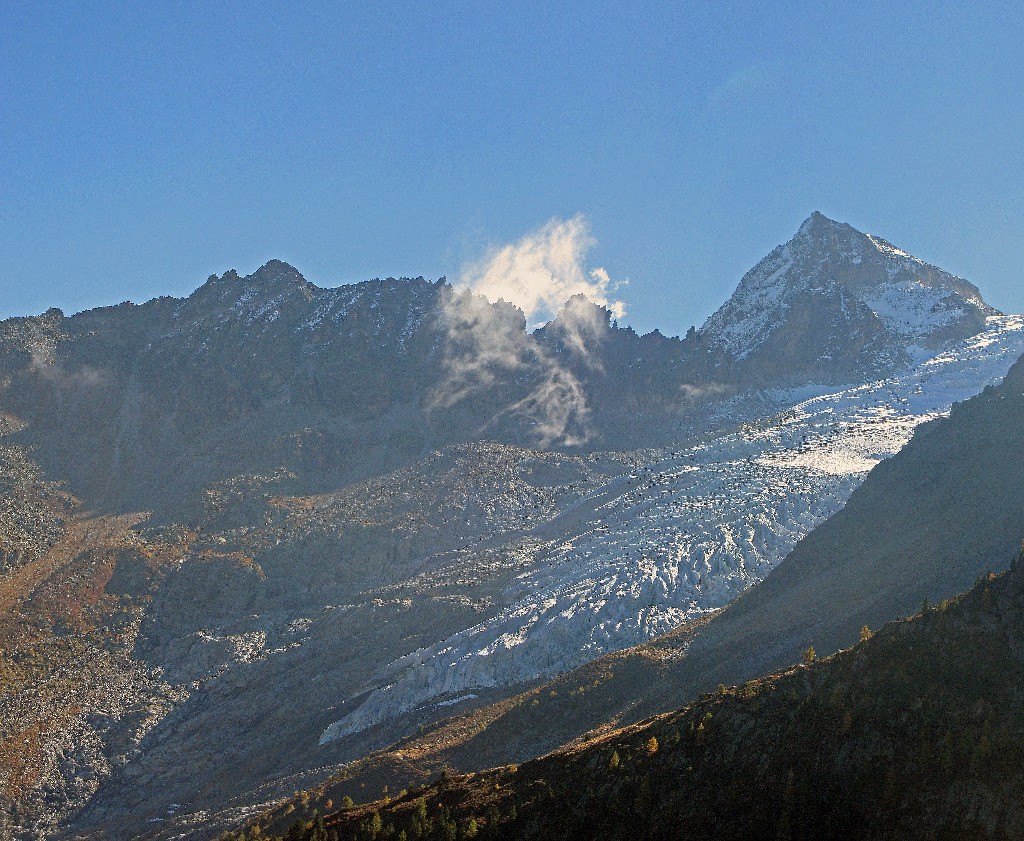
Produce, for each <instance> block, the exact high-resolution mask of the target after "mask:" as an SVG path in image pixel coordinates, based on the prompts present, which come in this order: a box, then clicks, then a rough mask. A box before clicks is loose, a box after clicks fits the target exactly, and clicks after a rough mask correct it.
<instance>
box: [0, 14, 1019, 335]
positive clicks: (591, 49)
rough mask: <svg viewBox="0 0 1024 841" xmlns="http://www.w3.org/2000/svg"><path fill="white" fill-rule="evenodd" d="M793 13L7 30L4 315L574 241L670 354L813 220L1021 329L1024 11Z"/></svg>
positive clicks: (0, 274)
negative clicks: (269, 266) (562, 232)
mask: <svg viewBox="0 0 1024 841" xmlns="http://www.w3.org/2000/svg"><path fill="white" fill-rule="evenodd" d="M776 5H777V6H779V7H781V8H773V7H772V6H771V4H763V3H722V2H712V3H700V2H685V3H659V4H642V3H630V4H625V3H621V2H600V3H581V2H574V3H567V4H537V3H515V2H509V3H503V4H490V3H478V2H472V3H469V2H467V3H444V2H435V3H422V2H417V3H386V4H385V3H330V4H317V3H312V2H301V3H275V4H270V3H267V4H243V3H226V2H225V3H218V2H202V3H187V2H181V3H173V4H170V3H166V4H165V3H135V4H127V3H123V4H122V3H101V2H83V3H73V4H72V3H63V4H52V5H51V4H44V3H37V2H25V3H18V2H13V0H7V2H5V3H3V4H2V5H0V315H2V316H6V315H12V314H28V313H33V312H40V311H42V310H44V309H46V308H47V307H49V306H59V307H61V308H63V309H64V310H65V311H67V312H73V311H77V310H80V309H82V308H85V307H90V306H97V305H102V304H108V303H116V302H118V301H122V300H126V299H131V300H136V301H141V300H145V299H147V298H150V297H153V296H156V295H160V294H175V295H184V294H187V293H188V292H189V291H191V290H192V289H193V288H194V287H196V286H198V285H199V284H200V283H202V282H203V280H205V278H206V276H207V275H209V274H210V273H212V272H218V273H220V272H222V271H224V270H225V269H228V268H232V267H233V268H236V269H238V270H239V271H241V272H243V273H247V272H250V271H253V270H254V269H256V268H257V267H258V266H259V265H261V264H262V263H263V262H265V261H266V260H268V259H270V258H272V257H277V258H280V259H283V260H287V261H288V262H290V263H292V264H294V265H295V266H296V267H297V268H299V269H300V271H302V272H303V273H304V274H305V275H306V277H307V278H309V279H310V280H312V281H314V282H316V283H319V284H321V285H325V286H326V285H336V284H339V283H343V282H351V281H357V280H364V279H367V278H370V277H375V276H387V275H393V276H400V275H421V274H422V275H425V276H427V277H432V278H433V277H437V276H440V275H442V274H445V275H447V276H449V277H454V276H457V275H458V273H459V271H460V269H461V268H462V267H463V266H465V265H467V264H469V263H472V262H473V261H478V260H479V259H480V258H481V256H482V255H483V254H485V253H486V252H487V249H488V248H494V247H497V246H500V245H502V244H503V243H507V242H511V241H515V240H518V239H520V238H521V237H523V236H524V235H527V234H528V233H529V232H531V231H533V230H535V229H537V228H539V227H540V226H543V225H544V224H545V223H547V222H548V221H549V220H551V219H569V218H572V217H575V216H576V215H577V214H582V216H583V217H584V218H585V219H586V220H587V221H588V222H589V226H590V232H591V235H592V238H593V239H594V240H595V241H596V245H594V246H593V248H592V249H591V250H590V252H589V254H588V255H587V257H586V262H587V265H588V267H596V266H602V267H604V268H605V269H607V271H608V273H609V274H610V276H611V277H612V278H613V279H618V280H622V279H628V280H629V281H630V283H629V286H628V287H626V288H624V289H623V290H621V292H620V295H619V297H622V298H624V299H625V301H626V303H627V304H628V307H629V316H628V318H627V321H628V322H629V323H631V324H633V325H634V326H635V327H636V328H637V329H639V330H641V331H647V330H650V329H653V328H654V327H660V328H661V330H662V331H663V332H667V333H679V332H681V331H684V330H685V329H686V328H687V327H688V326H689V325H690V324H693V323H697V324H699V323H700V322H702V321H703V320H704V318H705V317H706V316H707V315H708V314H709V313H710V312H711V311H712V310H713V309H715V307H717V306H718V305H719V304H720V303H721V302H722V301H723V300H724V299H725V298H726V297H727V296H728V295H729V293H730V292H731V291H732V288H733V287H734V286H735V284H736V282H737V281H738V279H739V278H740V276H741V275H742V273H743V272H744V271H745V270H746V269H747V268H749V267H750V266H751V265H753V263H754V262H756V260H757V259H759V258H760V257H761V256H763V255H764V254H765V253H767V252H768V251H769V250H770V249H771V248H772V247H773V246H774V245H776V244H778V243H779V242H781V241H784V240H785V239H788V238H789V237H790V236H791V235H792V234H793V233H794V232H795V230H796V228H797V226H798V225H799V224H800V222H801V221H802V220H803V219H804V218H805V217H806V216H807V215H808V214H809V213H810V212H811V211H812V210H815V209H818V210H821V211H822V212H824V213H826V214H827V215H829V216H832V217H833V218H837V219H841V220H843V221H848V222H850V223H851V224H853V225H854V226H855V227H858V228H860V229H861V230H867V231H869V232H872V233H876V234H879V235H881V236H883V237H885V238H886V239H889V240H890V241H892V242H894V243H896V244H897V245H899V246H900V247H902V248H904V249H906V250H908V251H910V252H912V253H914V254H917V255H918V256H920V257H922V258H923V259H926V260H928V261H930V262H933V263H936V264H938V265H940V266H942V267H943V268H946V269H948V270H950V271H953V272H955V273H957V274H960V275H962V276H965V277H967V278H968V279H970V280H972V281H973V282H975V283H977V284H978V285H979V286H980V287H981V289H982V291H983V293H984V294H985V295H986V297H987V298H988V300H989V301H990V302H991V303H993V304H994V305H995V306H997V307H1000V308H1003V309H1006V310H1012V311H1017V312H1021V311H1024V283H1022V275H1021V267H1022V266H1024V190H1022V186H1024V62H1022V61H1021V60H1020V57H1021V46H1020V45H1021V44H1022V43H1024V5H1022V4H1019V3H1011V2H1006V3H971V4H963V3H942V2H935V3H871V2H866V3H856V4H855V3H845V2H842V3H839V2H837V3H831V2H823V0H818V1H817V2H809V3H803V2H789V3H783V4H776Z"/></svg>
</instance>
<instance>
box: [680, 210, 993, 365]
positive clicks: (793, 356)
mask: <svg viewBox="0 0 1024 841" xmlns="http://www.w3.org/2000/svg"><path fill="white" fill-rule="evenodd" d="M996 314H998V313H997V311H996V310H995V309H993V308H992V307H990V306H989V305H988V304H986V303H985V302H984V300H982V297H981V293H980V292H979V291H978V289H977V288H976V287H975V286H973V285H972V284H970V283H968V282H967V281H966V280H963V279H961V278H958V277H955V276H954V275H951V274H949V273H948V272H944V271H942V269H939V268H936V267H935V266H931V265H929V264H927V263H925V262H924V261H922V260H919V259H918V258H917V257H914V256H912V255H910V254H908V253H907V252H905V251H902V250H901V249H899V248H897V247H895V246H894V245H891V244H890V243H888V242H886V241H885V240H883V239H880V238H879V237H875V236H872V235H871V234H865V233H861V232H860V231H858V230H856V229H855V228H853V227H851V226H850V225H848V224H846V223H844V222H836V221H833V220H832V219H829V218H828V217H826V216H824V215H823V214H821V213H818V212H814V213H812V214H811V216H810V217H809V218H808V219H807V220H806V221H805V222H804V223H803V224H802V225H801V226H800V229H799V230H798V231H797V233H796V236H794V237H793V238H792V239H791V240H790V241H789V242H787V243H785V244H784V245H780V246H779V247H778V248H776V249H775V250H774V251H772V252H771V254H769V255H768V256H767V257H765V258H764V259H763V260H761V262H759V263H758V264H757V265H756V266H754V268H752V269H751V270H750V271H749V272H747V274H746V275H744V277H743V279H742V280H741V281H740V284H739V286H738V287H737V289H736V291H735V292H734V293H733V295H732V297H731V298H729V300H728V301H726V302H725V303H724V304H723V305H722V306H721V307H720V308H719V309H718V310H717V311H716V312H715V313H714V314H713V315H712V316H711V317H710V318H708V320H707V321H706V322H705V324H704V326H703V327H702V328H701V331H700V332H701V336H702V338H704V339H705V340H706V341H707V342H708V343H709V344H710V345H711V346H712V347H716V348H717V349H719V350H720V351H721V352H722V353H723V354H724V356H725V358H726V360H727V364H729V365H730V366H732V367H735V368H736V369H737V372H742V373H743V375H744V378H746V379H750V380H760V381H767V380H771V381H778V378H779V377H780V376H781V377H783V378H784V379H792V380H803V381H806V380H808V379H824V380H829V381H847V380H851V379H855V378H857V377H860V376H864V375H865V374H877V373H882V372H884V371H886V370H891V369H893V368H899V367H902V366H904V365H906V364H908V363H910V362H912V361H914V360H915V359H917V358H920V357H921V356H923V355H926V354H929V353H932V352H934V351H935V350H937V349H939V348H941V347H942V346H944V345H946V344H948V343H950V342H953V341H958V340H960V339H963V338H966V337H967V336H970V335H973V334H974V333H976V332H978V331H979V330H980V329H981V328H982V326H983V325H984V323H985V319H986V318H987V317H988V316H991V315H996Z"/></svg>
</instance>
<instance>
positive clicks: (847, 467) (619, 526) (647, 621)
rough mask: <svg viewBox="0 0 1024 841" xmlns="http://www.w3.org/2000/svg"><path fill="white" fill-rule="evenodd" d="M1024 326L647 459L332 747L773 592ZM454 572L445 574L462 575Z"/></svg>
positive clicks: (794, 395) (369, 697) (567, 520)
mask: <svg viewBox="0 0 1024 841" xmlns="http://www.w3.org/2000/svg"><path fill="white" fill-rule="evenodd" d="M1021 354H1024V316H989V317H988V318H987V319H986V322H985V329H984V330H982V331H981V332H980V333H978V334H976V335H974V336H972V337H971V338H969V339H966V340H964V341H962V342H960V343H958V344H956V345H954V346H952V347H950V348H948V349H946V350H944V351H942V352H939V353H937V354H935V355H933V356H930V357H928V358H925V359H924V360H923V361H920V362H918V363H917V364H916V365H914V366H913V367H911V368H910V369H909V370H907V371H905V372H904V373H901V374H899V375H896V376H892V377H888V378H884V379H879V380H877V381H874V382H870V383H867V384H859V385H854V386H850V387H846V388H835V387H829V386H819V387H814V386H808V387H805V388H801V389H791V390H788V391H784V390H776V391H774V392H773V393H771V394H770V395H769V396H770V397H771V399H772V400H774V401H775V402H776V403H777V404H778V405H780V406H782V407H784V408H783V409H782V410H781V411H779V412H777V413H775V414H774V415H772V416H770V417H767V418H765V419H762V420H758V421H754V422H750V421H747V422H742V423H739V424H737V426H736V428H735V429H733V430H731V431H728V432H726V433H724V434H720V435H715V436H712V437H709V438H708V439H707V440H704V441H701V442H698V443H696V444H694V445H691V446H687V447H685V448H668V449H661V450H651V451H646V453H645V454H644V458H643V459H642V460H640V461H639V462H638V463H637V464H636V466H635V469H632V470H629V471H627V472H625V473H622V474H621V475H618V476H615V477H613V478H610V479H609V480H608V481H607V482H605V483H604V484H603V485H602V486H600V487H598V488H597V489H595V490H592V491H591V492H590V493H588V494H587V495H586V496H584V497H583V498H582V499H580V500H578V501H576V502H575V503H574V504H573V505H572V506H571V507H570V508H569V509H568V510H565V511H563V512H561V513H560V514H559V515H558V517H556V518H555V519H554V520H551V521H547V522H544V523H542V524H540V525H539V526H537V528H536V529H535V530H534V532H533V533H532V534H531V535H530V539H528V540H522V541H520V542H519V543H516V544H512V545H511V549H510V551H513V552H516V551H518V552H521V553H523V554H524V555H527V556H529V557H524V559H523V563H522V567H523V569H524V571H523V572H520V573H519V574H518V576H517V577H516V578H515V579H514V580H513V581H512V583H511V584H510V585H509V587H508V588H507V592H506V596H507V600H508V604H507V606H506V607H504V608H503V609H501V610H500V611H498V612H497V614H496V615H494V616H491V617H490V618H487V619H485V620H484V621H482V622H480V623H479V624H477V625H475V626H473V627H470V628H467V629H465V630H462V631H460V632H458V633H456V634H454V635H452V636H450V637H448V638H446V639H443V640H439V641H437V642H436V643H434V644H433V645H431V646H428V647H425V648H421V649H418V650H416V651H413V652H410V653H409V654H407V655H406V656H403V657H401V658H399V659H397V660H395V661H394V662H392V663H390V664H389V665H388V666H387V667H386V668H384V669H383V670H381V671H380V672H379V673H378V675H377V676H376V678H375V679H374V680H373V681H371V682H370V683H369V684H368V685H366V686H364V687H363V688H362V689H361V690H360V692H359V693H356V695H354V696H353V698H358V697H360V696H365V697H364V698H363V700H362V702H361V703H359V704H358V706H356V707H355V709H354V710H352V712H350V713H349V714H347V715H346V716H345V717H344V718H342V719H340V720H338V721H335V722H333V723H332V724H330V725H329V726H328V727H327V728H326V729H325V730H324V732H323V734H322V735H321V737H320V743H321V744H323V743H326V742H329V741H331V740H334V739H338V738H341V737H344V736H346V735H349V734H353V733H357V732H360V731H362V730H365V729H367V728H369V727H372V726H374V725H378V724H381V723H383V722H386V721H388V720H390V719H394V718H396V717H398V716H400V715H402V714H404V713H408V712H410V711H413V710H416V709H418V708H421V707H424V706H429V705H438V704H446V705H450V706H452V707H457V705H458V703H460V702H461V701H462V700H466V699H469V698H471V697H475V695H476V691H479V690H481V689H486V688H489V687H495V686H509V685H514V684H517V683H523V682H526V681H530V680H534V679H537V678H542V677H548V676H553V675H556V674H559V673H563V672H565V671H568V670H569V669H572V668H574V667H576V666H578V665H580V664H582V663H584V662H587V661H589V660H592V659H594V658H596V657H598V656H601V655H602V654H605V653H608V652H612V651H617V650H621V649H623V648H627V647H630V646H633V645H636V644H638V643H641V642H644V641H646V640H649V639H651V638H652V637H655V636H658V635H660V634H662V633H664V632H666V631H669V630H671V629H673V628H675V627H677V626H679V625H680V624H682V623H684V622H687V621H690V620H693V619H696V618H698V617H700V616H702V615H704V614H707V613H708V612H710V611H714V610H717V609H719V608H721V607H723V606H725V605H726V604H728V603H729V602H730V601H732V600H733V599H735V598H736V597H737V596H738V595H740V594H741V593H742V592H743V591H744V590H746V589H747V588H749V587H750V586H752V585H753V584H755V583H757V582H758V581H760V580H762V579H763V578H764V577H765V576H766V575H767V574H768V573H769V572H770V571H771V569H772V568H773V567H775V566H776V565H777V564H778V563H779V562H780V561H781V560H782V559H783V558H784V557H785V556H786V555H787V554H788V553H789V551H790V550H791V549H792V548H793V546H794V545H795V544H796V543H797V541H799V540H800V539H801V538H802V537H804V536H805V535H806V534H808V533H809V532H810V531H811V530H812V529H813V528H814V527H815V526H817V525H818V524H819V523H821V522H823V521H824V520H826V519H827V518H828V517H830V516H831V515H832V514H834V513H835V512H836V511H837V510H839V509H840V508H841V507H842V506H843V504H844V503H845V501H846V500H847V499H848V498H849V496H850V494H851V493H853V491H854V489H855V488H856V487H857V486H858V485H859V484H860V483H861V482H862V481H863V479H864V477H865V476H866V474H867V472H868V471H869V470H870V469H871V468H872V467H873V466H874V465H875V464H877V463H878V462H879V461H881V460H883V459H885V458H888V457H889V456H892V455H893V454H895V453H896V452H898V451H899V450H900V449H901V448H902V447H903V446H904V445H905V444H906V442H907V441H908V440H909V439H910V437H911V435H913V433H914V430H915V429H916V428H917V427H918V426H919V425H920V424H922V423H924V422H926V421H929V420H932V419H935V418H939V417H942V416H944V415H946V414H948V412H949V411H950V409H951V407H952V406H953V405H954V404H955V403H957V402H959V401H963V400H966V399H968V398H969V397H971V396H973V395H974V394H976V393H978V392H979V391H980V390H981V389H982V388H983V387H985V386H986V385H989V384H994V383H997V382H998V381H999V380H1001V379H1002V377H1003V376H1004V375H1005V373H1006V371H1007V370H1008V369H1009V367H1010V365H1011V364H1012V363H1013V362H1014V361H1015V360H1016V359H1017V358H1018V357H1019V356H1021ZM456 574H458V570H457V569H447V570H445V569H442V570H439V571H438V572H437V573H436V575H438V576H440V577H443V576H445V575H456Z"/></svg>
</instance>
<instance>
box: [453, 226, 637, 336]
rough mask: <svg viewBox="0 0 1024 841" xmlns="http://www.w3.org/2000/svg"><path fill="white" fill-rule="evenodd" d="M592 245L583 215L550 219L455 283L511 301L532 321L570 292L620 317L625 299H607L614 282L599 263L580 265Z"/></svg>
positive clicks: (467, 270) (547, 314) (538, 320)
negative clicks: (593, 265)
mask: <svg viewBox="0 0 1024 841" xmlns="http://www.w3.org/2000/svg"><path fill="white" fill-rule="evenodd" d="M594 244H595V240H594V238H593V236H591V233H590V226H589V225H588V224H587V220H586V219H585V218H584V217H583V216H582V215H576V216H574V217H572V218H571V219H561V220H560V219H552V220H551V221H550V222H548V223H547V224H546V225H543V226H541V227H540V228H538V229H537V230H536V231H533V232H532V233H529V234H527V235H526V236H525V237H523V238H522V239H520V240H518V241H517V242H513V243H509V244H508V245H504V246H501V247H500V248H493V249H491V250H490V251H489V252H488V254H487V255H485V256H484V258H483V259H482V260H479V261H477V262H475V263H472V264H470V265H468V266H466V267H465V268H463V270H462V272H461V274H460V277H459V282H458V284H457V285H458V287H459V288H460V289H469V290H471V291H473V292H475V293H477V294H478V295H483V296H485V297H486V298H487V299H488V300H490V301H499V300H505V301H508V302H509V303H511V304H514V305H515V306H517V307H519V309H521V310H522V311H523V313H524V314H525V315H526V320H527V322H528V323H529V324H530V325H531V326H535V325H537V324H538V323H543V322H544V321H547V320H548V319H550V318H553V317H554V316H555V315H557V314H558V311H559V309H561V307H562V305H563V304H565V302H566V301H568V300H569V299H570V298H571V297H572V296H573V295H586V296H587V297H588V298H590V300H592V301H594V303H597V304H601V305H602V306H606V307H607V308H608V309H609V310H611V312H612V315H614V316H615V317H616V318H622V317H623V316H624V315H625V314H626V307H625V304H623V302H622V301H615V300H611V295H612V294H614V292H615V290H616V289H617V288H618V284H616V283H613V282H612V280H611V278H610V277H609V276H608V272H607V271H605V270H604V269H603V268H600V267H598V268H595V269H592V270H590V271H587V270H586V269H585V268H584V260H585V257H586V254H587V252H588V251H589V250H590V249H591V248H592V247H593V246H594Z"/></svg>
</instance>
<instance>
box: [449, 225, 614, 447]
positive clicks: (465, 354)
mask: <svg viewBox="0 0 1024 841" xmlns="http://www.w3.org/2000/svg"><path fill="white" fill-rule="evenodd" d="M593 245H594V239H593V237H592V236H591V234H590V230H589V226H588V225H587V222H586V220H585V219H584V218H583V217H582V216H574V217H573V218H571V219H566V220H558V219H553V220H551V221H550V222H548V223H547V224H545V225H543V226H542V227H540V228H538V229H537V230H536V231H533V232H532V233H530V234H528V235H526V236H525V237H523V238H522V239H520V240H518V241H517V242H514V243H510V244H508V245H504V246H501V247H498V248H493V249H491V250H490V251H489V252H488V253H487V254H486V255H485V256H484V257H483V258H482V259H481V260H479V261H477V262H474V263H471V264H470V265H468V266H466V267H465V268H464V269H463V270H462V272H461V274H460V278H459V281H458V283H457V284H456V293H455V294H454V295H453V296H452V298H451V299H450V301H449V304H448V307H447V312H446V318H447V322H448V336H447V346H446V351H445V357H444V358H445V369H446V376H445V378H444V380H443V381H442V384H441V386H440V387H439V389H438V391H437V393H436V394H435V395H434V397H433V401H432V408H435V409H436V408H443V409H451V408H452V407H454V406H455V405H456V404H458V403H460V402H462V401H464V400H467V399H469V398H471V397H473V396H475V395H479V394H481V393H482V392H484V391H486V390H487V389H491V388H494V387H495V386H497V385H498V384H500V383H501V382H508V381H510V380H511V379H512V378H514V377H515V376H516V375H517V374H520V373H522V372H524V371H529V372H530V373H531V374H533V375H534V376H536V377H538V379H537V380H535V382H534V385H533V386H532V387H531V390H530V392H529V394H528V395H527V396H526V397H523V398H520V399H518V400H516V401H515V402H514V403H513V404H512V405H509V406H504V407H502V408H501V409H500V410H499V411H498V413H497V414H496V416H495V417H493V418H492V419H491V421H490V424H491V425H498V424H500V423H501V422H502V421H503V420H504V419H506V418H508V417H511V416H516V417H518V418H520V419H525V420H527V421H528V424H527V425H526V428H530V429H532V430H533V431H534V443H535V444H536V445H537V446H542V447H547V446H552V445H578V444H581V443H583V442H585V441H586V439H587V437H588V435H589V433H588V429H587V415H588V409H587V403H586V395H585V392H584V389H583V387H582V385H581V384H580V382H579V379H578V377H577V376H576V375H575V374H573V372H572V370H570V368H569V367H567V364H566V363H567V362H568V360H567V359H561V358H559V357H558V356H557V355H555V354H553V353H551V352H550V351H548V350H546V349H545V348H544V347H542V346H541V344H540V343H538V342H537V341H535V340H534V339H533V338H532V337H531V336H529V335H528V333H527V328H528V326H529V328H534V327H537V326H539V325H540V324H543V323H544V322H546V321H548V320H550V319H552V318H554V317H555V316H558V337H559V339H560V341H561V343H562V346H563V347H564V348H565V349H566V351H567V352H568V353H569V354H571V356H572V360H573V361H574V362H576V363H582V364H584V365H586V366H588V367H592V368H593V367H597V362H596V360H595V358H594V356H593V348H594V344H595V343H596V342H598V341H600V339H601V336H602V330H603V329H604V328H605V324H604V323H602V322H603V321H604V320H605V319H606V318H607V316H602V315H601V313H600V311H599V310H598V309H597V308H596V307H594V306H590V305H587V304H585V303H584V302H583V300H582V298H583V297H586V298H587V299H589V300H590V301H592V302H593V303H595V304H600V305H601V306H603V307H605V308H607V309H608V310H609V311H610V312H611V313H612V315H614V316H615V317H616V318H621V317H622V316H623V315H624V314H625V305H624V304H623V303H622V302H621V301H617V300H612V299H611V296H612V294H613V293H614V292H615V290H616V289H617V286H618V284H615V283H614V282H613V281H612V280H611V278H609V276H608V272H606V271H605V270H604V269H603V268H594V269H590V270H588V269H586V267H585V258H586V254H587V252H588V251H589V249H590V248H591V247H592V246H593Z"/></svg>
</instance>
